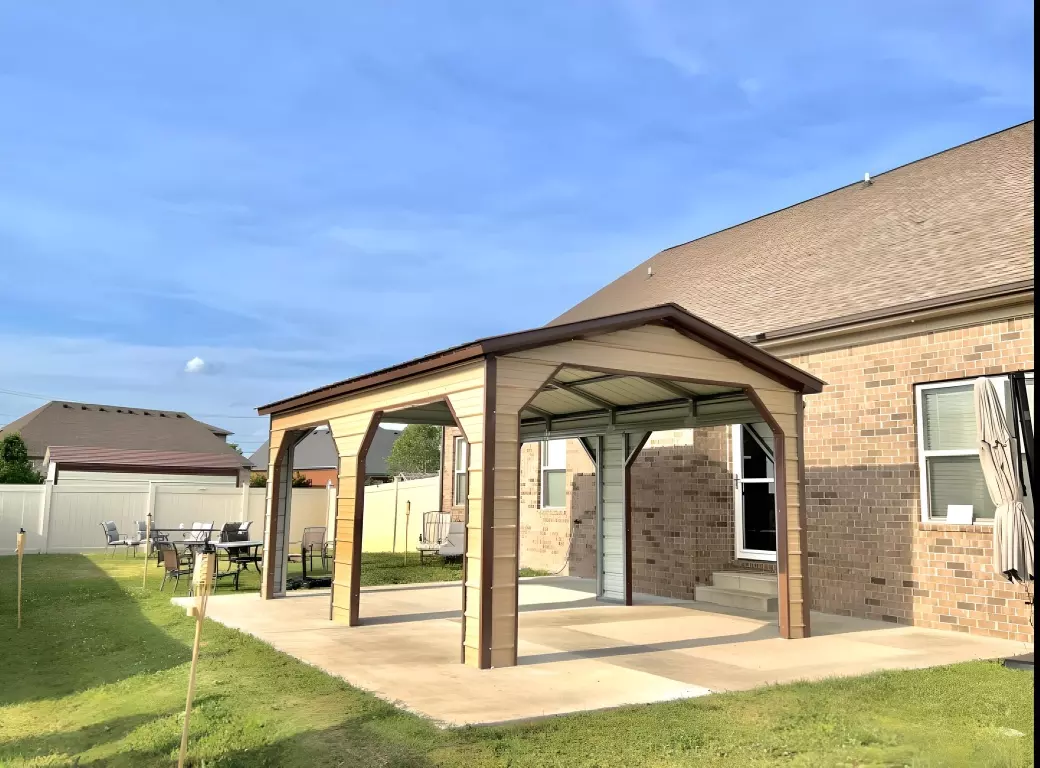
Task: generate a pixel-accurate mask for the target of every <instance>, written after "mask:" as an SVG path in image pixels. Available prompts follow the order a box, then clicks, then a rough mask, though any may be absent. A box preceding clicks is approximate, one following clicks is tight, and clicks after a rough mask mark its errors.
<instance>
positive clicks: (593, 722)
mask: <svg viewBox="0 0 1040 768" xmlns="http://www.w3.org/2000/svg"><path fill="white" fill-rule="evenodd" d="M14 565H15V560H14V558H13V557H0V766H71V765H78V766H88V765H90V766H169V765H171V764H172V763H173V760H174V759H175V757H176V751H177V746H178V744H179V739H180V712H181V711H182V710H183V706H184V693H185V687H186V682H187V670H188V664H189V659H190V647H191V637H192V630H193V623H194V622H193V620H191V619H189V618H187V616H186V615H185V613H184V611H183V609H180V608H176V607H174V606H172V605H170V603H169V595H168V594H165V595H164V594H160V593H159V592H158V586H159V578H157V576H158V574H159V571H158V570H154V571H152V572H151V573H150V574H149V588H148V589H147V591H145V590H143V589H142V588H141V560H140V559H138V560H137V561H136V562H135V561H134V560H133V559H130V560H124V559H122V557H121V556H117V557H115V558H112V559H107V558H104V557H82V556H75V555H48V556H28V557H26V559H25V583H26V592H25V602H24V626H23V628H22V630H21V631H17V630H16V629H15V605H14V584H15V583H14V571H15V568H14ZM459 571H460V569H459V568H458V567H456V566H453V565H450V564H449V565H444V564H436V565H433V564H431V565H427V566H423V567H422V568H420V567H419V566H418V564H417V562H416V560H415V558H414V556H410V557H409V562H408V563H407V564H405V563H404V562H403V559H402V558H401V556H400V555H396V556H395V555H371V556H366V558H365V561H364V564H363V567H362V579H363V582H364V583H365V584H377V583H378V584H385V583H400V582H403V581H439V580H446V579H457V578H459V576H460V572H459ZM255 583H256V582H255V575H254V576H252V577H250V584H249V585H248V586H251V587H255ZM243 586H246V584H245V583H244V585H243ZM168 589H169V588H167V590H168ZM184 591H185V590H184V585H183V584H182V588H181V594H183V593H184ZM221 591H224V590H223V589H222V590H221ZM459 695H462V696H464V695H465V691H460V692H459ZM1032 700H1033V676H1032V674H1031V673H1023V672H1013V671H1009V670H1006V669H1004V668H1003V667H1002V666H1000V665H999V664H996V663H982V662H979V663H972V664H963V665H958V666H954V667H944V668H938V669H932V670H924V671H915V672H895V673H885V674H878V675H872V676H869V677H862V678H855V679H848V680H835V681H828V682H823V683H812V684H796V685H786V686H779V687H774V688H767V689H763V690H759V691H754V692H749V693H739V694H720V695H715V696H708V697H705V698H700V699H693V700H689V701H683V702H673V703H668V704H658V705H651V706H639V707H629V708H625V709H620V710H614V711H610V712H601V713H591V714H585V715H574V716H569V717H559V718H554V719H551V720H544V721H540V722H536V723H532V724H529V725H521V726H511V727H495V728H466V729H460V730H452V731H445V730H440V729H437V728H435V727H433V726H432V725H430V724H429V723H427V722H426V721H425V720H423V719H422V718H419V717H416V716H413V715H409V714H406V713H404V712H402V711H400V710H398V709H396V708H394V707H393V706H391V705H390V704H387V703H385V702H382V701H380V700H379V699H376V698H375V697H373V696H370V695H368V694H366V693H363V692H361V691H358V690H356V689H354V688H351V687H350V686H349V685H347V684H346V683H344V682H342V681H340V680H338V679H335V678H331V677H329V676H327V675H325V674H323V673H321V672H319V671H317V670H315V669H313V668H311V667H308V666H306V665H304V664H302V663H300V662H297V661H296V660H294V659H292V658H290V657H288V656H285V655H283V654H281V653H278V652H276V651H274V650H273V649H271V648H270V647H268V646H266V645H264V644H263V643H261V642H259V641H257V640H255V639H253V638H250V637H247V636H245V635H242V634H239V633H238V632H235V631H233V630H229V629H226V628H224V627H222V626H220V625H219V624H215V623H213V622H207V625H206V629H205V635H204V647H203V652H202V656H201V666H200V677H199V682H198V689H197V693H196V708H195V710H194V713H193V716H192V739H191V743H190V750H191V754H192V755H193V756H194V759H195V762H194V763H193V765H195V766H200V765H206V766H243V767H245V766H250V767H251V768H252V767H254V766H287V767H289V768H294V767H296V766H299V767H301V768H320V767H322V766H350V767H351V768H353V767H355V766H412V767H418V766H457V767H461V766H466V767H467V768H473V767H475V766H559V767H560V768H563V767H564V766H566V767H567V768H570V767H571V766H598V767H599V768H608V767H614V766H617V767H621V766H734V767H736V766H759V765H778V764H779V765H791V766H836V765H843V766H903V765H908V766H915V767H916V768H920V767H924V766H940V765H965V766H1027V765H1032V763H1033V702H1032ZM1008 729H1012V730H1008ZM1015 731H1017V732H1019V733H1021V734H1022V735H1021V736H1015V735H1009V734H1013V732H1015Z"/></svg>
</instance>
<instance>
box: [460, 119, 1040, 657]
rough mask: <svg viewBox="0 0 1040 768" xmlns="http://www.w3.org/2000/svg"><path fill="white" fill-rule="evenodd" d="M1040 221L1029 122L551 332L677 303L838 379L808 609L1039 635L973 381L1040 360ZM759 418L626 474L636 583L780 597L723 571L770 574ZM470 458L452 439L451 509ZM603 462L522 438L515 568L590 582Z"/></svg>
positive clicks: (697, 248) (812, 423) (813, 402)
mask: <svg viewBox="0 0 1040 768" xmlns="http://www.w3.org/2000/svg"><path fill="white" fill-rule="evenodd" d="M1033 223H1034V220H1033V123H1032V121H1030V122H1028V123H1025V124H1023V125H1019V126H1016V127H1014V128H1010V129H1008V130H1006V131H1001V132H999V133H996V134H993V135H991V136H987V137H985V138H982V139H979V140H977V141H974V142H970V143H968V144H964V145H962V146H959V147H955V148H953V149H950V150H947V151H945V152H942V153H939V154H937V155H933V156H931V157H928V158H925V159H923V160H919V161H917V162H914V163H910V164H908V165H905V166H902V167H900V168H896V169H894V170H891V171H888V172H886V173H882V174H878V175H877V176H875V177H873V178H872V179H870V180H869V181H866V182H858V183H855V184H852V185H849V186H847V187H843V188H841V189H838V190H835V191H833V192H830V193H827V194H825V195H821V196H819V197H816V198H813V199H811V200H808V201H806V202H803V203H799V204H797V205H794V206H791V207H790V208H785V209H783V210H781V211H777V212H775V213H771V214H768V215H765V216H762V217H761V218H757V219H754V220H752V221H749V222H747V223H745V224H741V225H738V226H735V227H731V228H729V229H726V230H723V231H721V232H718V233H715V234H713V235H709V236H706V237H703V238H700V239H698V240H694V241H692V242H689V243H686V244H684V245H680V246H676V247H674V248H670V249H668V250H665V251H662V252H661V253H659V254H657V255H656V256H654V257H653V258H651V259H649V260H648V261H646V262H644V263H643V264H640V265H639V266H638V267H636V268H635V269H633V270H632V271H630V272H628V273H627V274H625V275H623V276H622V277H620V278H618V279H617V280H616V281H614V282H613V283H611V284H610V285H608V286H606V287H605V288H603V289H602V290H600V291H599V292H597V293H595V294H594V295H592V296H591V297H589V298H588V299H586V300H585V301H583V302H581V303H580V304H578V305H577V306H575V307H574V308H572V309H571V310H569V311H568V312H566V313H564V314H563V315H562V316H560V317H559V318H557V319H556V320H555V321H553V323H551V324H555V323H562V322H569V321H576V320H582V319H587V318H592V317H597V316H602V315H607V314H614V313H618V312H624V311H628V310H634V309H638V308H642V307H648V306H653V305H656V304H661V303H664V302H675V303H678V304H680V305H681V306H683V307H684V308H685V309H687V310H689V311H690V312H692V313H695V314H696V315H698V316H700V317H703V318H704V319H706V320H708V321H711V322H713V323H715V324H717V325H719V326H720V327H722V328H723V329H725V330H727V331H730V332H731V333H735V334H737V335H739V336H742V337H744V338H745V339H746V340H748V341H751V342H753V343H755V344H757V345H759V346H761V347H762V348H763V349H765V350H768V351H769V352H771V353H773V354H775V355H778V356H781V357H783V358H785V359H786V360H788V361H789V362H791V363H793V364H794V365H797V366H799V367H800V368H802V369H804V370H806V371H808V372H809V373H812V374H814V375H816V376H818V377H820V378H822V379H824V380H825V381H827V382H828V385H827V387H826V388H825V389H824V391H823V393H822V394H819V395H814V396H812V397H808V398H806V400H805V419H806V434H805V446H804V449H805V459H806V470H805V473H806V477H805V482H806V492H807V497H808V498H807V514H808V531H807V534H808V550H809V551H808V558H809V586H810V594H811V600H812V608H813V609H814V610H819V611H824V612H828V613H836V614H842V615H848V616H859V617H864V618H868V619H876V620H881V621H888V622H893V623H900V624H915V625H919V626H926V627H935V628H944V629H952V630H956V631H960V632H969V633H977V634H983V635H991V636H996V637H1003V638H1011V639H1018V640H1023V641H1032V639H1033V631H1032V627H1031V625H1030V610H1029V608H1030V606H1029V605H1027V604H1026V595H1025V593H1024V591H1023V590H1022V588H1021V587H1020V586H1012V585H1009V584H1008V583H1007V582H1006V581H1004V580H1002V579H999V578H996V577H995V575H994V573H993V571H992V568H991V566H990V562H991V555H992V546H991V537H992V523H991V520H992V516H993V505H992V503H991V502H990V501H989V497H988V495H987V493H986V490H985V485H984V482H983V480H982V473H981V468H980V464H979V460H978V452H977V449H976V447H975V440H974V413H973V400H972V393H971V383H972V379H973V378H974V377H978V376H990V377H993V378H994V379H995V380H996V382H997V383H998V385H1000V386H998V389H999V390H1000V391H1002V392H1003V391H1004V386H1003V385H1004V382H1005V380H1006V379H1005V378H1004V377H1005V376H1006V374H1008V373H1010V372H1014V371H1032V369H1033V314H1034V303H1033V302H1034V295H1033V268H1034V259H1033ZM1029 393H1030V406H1032V399H1031V398H1032V383H1031V381H1030V383H1029ZM590 407H592V406H590ZM1034 423H1035V421H1034ZM763 426H764V425H756V424H748V425H743V426H736V427H732V428H731V427H704V428H698V429H693V430H680V431H676V432H668V433H654V434H653V436H652V438H651V439H650V441H649V442H648V443H647V445H646V447H645V448H644V449H643V451H642V452H641V453H640V455H639V456H638V458H637V459H636V460H635V463H634V464H633V466H632V469H631V491H630V492H631V494H632V503H633V509H632V521H631V527H632V537H633V554H632V578H633V588H634V590H635V591H637V592H644V593H651V594H658V595H666V596H671V597H679V598H693V597H695V596H696V597H697V599H701V600H706V601H712V602H717V603H723V604H730V605H744V606H748V605H758V606H761V607H763V608H768V607H771V604H770V602H769V601H768V595H767V596H765V597H763V596H762V595H758V597H757V598H756V596H755V590H754V589H752V590H747V589H745V588H744V587H743V582H741V581H740V580H739V579H737V578H734V577H733V576H731V575H726V574H729V573H731V572H736V573H738V574H741V573H744V574H762V573H768V574H772V573H775V570H776V564H775V561H776V539H775V506H774V493H773V491H774V489H773V484H772V483H771V482H770V480H771V478H772V437H771V435H770V432H769V430H768V429H764V428H763ZM465 453H466V446H465V443H464V441H463V440H462V439H461V437H460V436H459V432H458V430H455V429H449V430H446V433H445V441H444V447H443V455H444V457H445V460H444V467H443V473H444V482H443V494H444V509H446V510H451V511H452V513H453V516H454V517H455V518H456V519H462V517H463V516H464V506H463V503H462V502H463V500H464V498H465V483H466V475H465V472H463V471H458V470H459V469H460V467H463V466H465ZM593 471H594V467H593V464H592V462H591V461H590V459H589V457H588V455H587V454H586V453H585V451H584V450H583V448H582V446H581V444H580V442H579V441H577V440H569V441H558V442H555V441H554V442H552V443H547V444H546V443H543V444H541V445H539V444H537V443H534V444H528V445H525V446H524V447H523V449H522V451H521V519H520V523H521V543H520V564H521V565H525V566H532V567H536V568H544V569H548V570H551V571H554V572H556V571H561V569H562V572H564V573H571V574H574V575H579V576H586V577H588V576H593V575H594V574H595V568H596V553H595V546H596V544H595V542H596V536H595V517H594V510H595V506H596V498H595V484H594V482H593V480H592V473H593ZM950 505H971V506H972V509H973V515H974V522H973V523H972V524H969V525H952V524H950V523H948V522H947V520H946V513H947V508H948V507H949V506H950ZM1030 505H1031V499H1030ZM747 584H749V585H751V586H753V587H755V589H761V587H762V582H760V581H759V582H756V581H755V580H754V579H753V578H752V579H748V580H747ZM774 594H775V593H774Z"/></svg>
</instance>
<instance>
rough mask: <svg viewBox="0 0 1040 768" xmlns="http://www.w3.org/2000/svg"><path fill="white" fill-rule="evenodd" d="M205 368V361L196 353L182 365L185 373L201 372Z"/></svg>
mask: <svg viewBox="0 0 1040 768" xmlns="http://www.w3.org/2000/svg"><path fill="white" fill-rule="evenodd" d="M205 370H206V361H205V360H203V359H202V358H201V357H199V356H198V355H196V356H195V357H193V358H192V359H191V360H189V361H188V364H187V365H185V366H184V372H185V373H202V372H204V371H205Z"/></svg>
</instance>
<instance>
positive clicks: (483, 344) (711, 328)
mask: <svg viewBox="0 0 1040 768" xmlns="http://www.w3.org/2000/svg"><path fill="white" fill-rule="evenodd" d="M650 324H653V325H663V326H666V327H669V328H672V329H674V330H676V331H678V332H679V333H682V334H683V335H686V336H690V337H692V338H694V339H696V340H697V341H699V342H701V343H702V344H705V345H706V346H708V347H710V348H712V349H714V350H715V351H717V352H719V353H720V354H723V355H725V356H727V357H729V358H732V359H734V360H737V361H739V362H741V363H743V364H744V365H747V366H748V367H749V368H752V369H754V370H756V371H758V372H760V373H762V374H764V375H766V376H768V377H770V378H771V379H773V380H775V381H778V382H780V383H781V384H783V385H784V386H787V387H790V388H791V389H794V390H796V391H799V392H803V393H805V394H813V393H816V392H820V391H821V390H822V389H823V386H824V382H823V381H821V380H820V379H818V378H816V377H815V376H813V375H811V374H809V373H806V372H805V371H803V370H802V369H800V368H797V367H796V366H793V365H791V364H790V363H788V362H786V361H784V360H781V359H780V358H778V357H776V356H774V355H771V354H770V353H768V352H766V351H765V350H762V349H759V348H758V347H756V346H754V345H752V344H750V343H748V342H746V341H744V340H743V339H740V338H738V337H736V336H734V335H733V334H731V333H727V332H726V331H724V330H722V329H721V328H719V327H718V326H715V325H712V324H711V323H709V322H707V321H706V320H702V319H701V318H699V317H697V316H696V315H692V314H690V313H689V312H687V311H686V310H684V309H683V308H682V307H680V306H679V305H677V304H661V305H659V306H656V307H649V308H646V309H637V310H633V311H631V312H623V313H621V314H616V315H607V316H605V317H597V318H593V319H591V320H581V321H578V322H574V323H565V324H562V325H553V326H546V327H542V328H534V329H531V330H527V331H518V332H516V333H507V334H503V335H500V336H489V337H487V338H483V339H478V340H477V341H473V342H470V343H468V344H462V345H460V346H457V347H451V348H449V349H446V350H442V351H440V352H435V353H433V354H432V355H427V356H426V357H420V358H417V359H415V360H409V361H407V362H404V363H400V364H398V365H395V366H391V367H389V368H384V369H382V370H378V371H374V372H372V373H367V374H364V375H362V376H356V377H354V378H351V379H346V380H344V381H340V382H337V383H335V384H329V385H327V386H324V387H319V388H318V389H314V390H311V391H309V392H304V393H302V394H299V395H295V396H293V397H289V398H285V399H282V400H277V401H275V402H273V403H268V404H267V405H263V406H261V407H260V408H258V409H257V412H258V413H260V414H261V415H268V414H279V413H285V412H287V411H291V410H294V409H296V408H301V407H305V406H312V405H314V404H316V403H320V402H324V401H328V400H333V399H336V398H339V397H343V396H345V395H349V394H354V393H357V392H360V391H363V390H366V389H372V388H374V387H378V386H383V385H386V384H390V383H393V382H397V381H401V380H403V379H407V378H410V377H412V376H418V375H420V374H424V373H429V372H431V371H436V370H439V369H441V368H447V367H448V366H452V365H458V364H460V363H465V362H469V361H472V360H477V359H479V358H482V357H492V356H495V355H505V354H510V353H512V352H519V351H522V350H526V349H534V348H537V347H544V346H548V345H550V344H559V343H562V342H565V341H573V340H576V339H582V338H586V337H589V336H594V335H599V334H604V333H611V332H613V331H622V330H627V329H629V328H636V327H639V326H642V325H650Z"/></svg>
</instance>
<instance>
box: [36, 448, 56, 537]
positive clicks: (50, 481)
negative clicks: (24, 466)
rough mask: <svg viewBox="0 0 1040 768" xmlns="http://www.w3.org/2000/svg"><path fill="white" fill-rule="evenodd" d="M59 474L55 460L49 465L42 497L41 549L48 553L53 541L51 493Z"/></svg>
mask: <svg viewBox="0 0 1040 768" xmlns="http://www.w3.org/2000/svg"><path fill="white" fill-rule="evenodd" d="M57 476H58V465H57V464H55V463H54V462H53V461H52V462H51V463H50V464H48V465H47V480H46V481H45V482H44V484H43V494H42V495H41V497H40V520H39V522H40V528H39V533H40V536H42V537H43V544H42V545H41V546H40V551H41V552H43V553H46V552H47V551H48V549H49V548H50V543H51V495H52V494H53V492H54V481H55V480H56V479H57Z"/></svg>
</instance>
